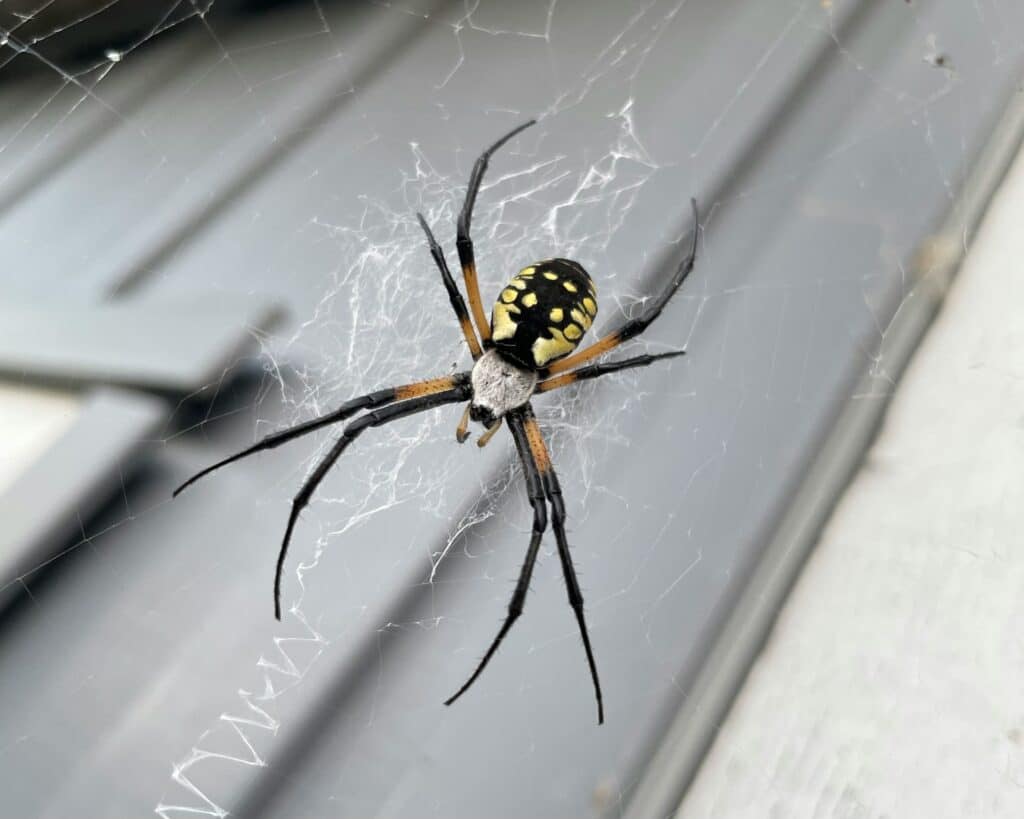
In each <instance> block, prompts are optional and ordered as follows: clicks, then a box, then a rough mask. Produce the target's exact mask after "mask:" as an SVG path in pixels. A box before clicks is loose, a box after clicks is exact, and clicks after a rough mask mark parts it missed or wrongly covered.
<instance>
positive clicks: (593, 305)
mask: <svg viewBox="0 0 1024 819" xmlns="http://www.w3.org/2000/svg"><path fill="white" fill-rule="evenodd" d="M583 309H585V310H586V311H587V312H588V313H590V315H591V317H593V316H596V315H597V302H596V301H594V300H593V299H592V298H589V297H586V298H584V299H583Z"/></svg>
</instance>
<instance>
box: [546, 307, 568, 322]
mask: <svg viewBox="0 0 1024 819" xmlns="http://www.w3.org/2000/svg"><path fill="white" fill-rule="evenodd" d="M548 318H550V319H551V320H552V321H554V322H558V323H559V324H561V323H562V319H563V318H565V313H564V312H563V310H562V308H561V307H556V308H555V309H554V310H552V311H551V312H550V313H548Z"/></svg>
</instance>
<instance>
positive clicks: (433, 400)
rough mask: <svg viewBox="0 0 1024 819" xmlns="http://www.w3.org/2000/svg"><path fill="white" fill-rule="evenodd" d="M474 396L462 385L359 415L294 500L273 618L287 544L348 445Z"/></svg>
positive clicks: (277, 609)
mask: <svg viewBox="0 0 1024 819" xmlns="http://www.w3.org/2000/svg"><path fill="white" fill-rule="evenodd" d="M471 394H472V390H471V388H470V387H469V386H468V385H467V384H463V385H461V386H459V387H456V388H455V389H451V390H445V391H444V392H436V393H433V394H431V395H423V396H420V397H419V398H412V399H410V400H408V401H403V402H402V403H400V404H394V405H392V406H390V407H384V408H383V409H377V410H373V411H371V412H368V413H366V415H362V416H360V417H359V418H357V419H356V420H355V421H352V422H351V423H350V424H349V425H348V426H346V427H345V429H344V431H343V432H342V433H341V437H340V438H339V439H338V440H337V441H336V442H335V444H334V446H332V447H331V449H330V451H329V452H328V453H327V454H326V455H325V456H324V458H323V459H322V460H321V461H320V463H318V464H317V465H316V469H314V470H313V474H311V475H310V476H309V477H308V478H307V479H306V482H305V483H304V484H303V485H302V488H301V489H300V490H299V493H298V494H297V495H296V496H295V498H294V499H293V500H292V511H291V514H289V515H288V526H287V528H286V529H285V532H284V539H283V540H282V541H281V551H280V553H279V554H278V556H277V571H276V572H275V574H274V617H276V618H277V619H278V620H280V619H281V573H282V570H283V569H284V559H285V555H286V554H287V553H288V543H289V542H290V541H291V537H292V530H293V529H294V528H295V523H296V521H298V519H299V513H300V512H302V510H303V509H305V508H306V505H307V504H308V503H309V501H310V498H312V497H313V493H314V492H315V491H316V488H317V487H318V486H319V485H320V483H321V481H323V479H324V476H326V475H327V473H328V472H330V471H331V468H332V467H333V466H334V464H335V463H337V461H338V458H340V457H341V455H342V453H343V452H344V451H345V450H346V449H348V446H349V444H351V443H352V442H353V441H354V440H355V439H356V438H358V437H359V436H360V435H361V434H362V433H363V431H364V430H366V429H368V428H369V427H379V426H382V425H384V424H387V423H389V422H391V421H396V420H398V419H399V418H405V417H406V416H408V415H414V414H416V413H418V412H423V411H424V410H428V409H432V408H433V407H439V406H441V405H442V404H454V403H455V402H457V401H465V400H466V399H468V398H469V397H470V395H471Z"/></svg>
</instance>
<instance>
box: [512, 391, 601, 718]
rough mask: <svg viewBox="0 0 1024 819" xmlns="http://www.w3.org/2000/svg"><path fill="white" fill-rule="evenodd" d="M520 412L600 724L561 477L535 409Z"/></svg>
mask: <svg viewBox="0 0 1024 819" xmlns="http://www.w3.org/2000/svg"><path fill="white" fill-rule="evenodd" d="M519 412H520V413H521V415H520V414H517V416H516V418H515V419H514V420H513V419H512V418H510V419H509V426H513V425H514V424H522V426H523V428H524V430H525V433H526V439H527V441H528V443H529V446H530V452H531V454H532V455H533V459H534V461H535V462H536V463H537V465H538V467H539V469H540V477H541V482H542V485H543V487H544V494H545V495H547V499H548V502H549V503H550V504H551V527H552V528H553V529H554V530H555V540H556V541H557V542H558V557H559V559H560V560H561V562H562V575H563V576H564V578H565V590H566V592H567V593H568V595H569V605H570V606H572V610H573V613H574V614H575V615H576V623H577V624H578V625H579V629H580V636H581V637H582V638H583V649H584V650H585V651H586V653H587V665H588V666H589V667H590V679H591V680H592V681H593V683H594V696H595V697H597V724H598V725H601V724H603V723H604V698H603V697H602V696H601V681H600V679H598V676H597V663H596V662H595V661H594V650H593V648H591V645H590V634H589V633H588V632H587V622H586V620H585V619H584V617H583V592H582V591H581V590H580V583H579V580H578V579H577V577H576V569H575V567H574V566H573V563H572V554H571V553H570V552H569V540H568V538H567V537H566V535H565V503H564V501H563V500H562V489H561V487H560V486H559V485H558V476H557V475H556V474H555V468H554V466H552V464H551V456H550V455H549V454H548V448H547V445H545V443H544V436H543V435H542V433H541V430H540V426H539V425H538V424H537V419H536V418H535V417H534V415H533V408H532V407H531V406H530V405H529V404H527V405H526V406H525V407H524V408H523V409H522V410H520V411H519Z"/></svg>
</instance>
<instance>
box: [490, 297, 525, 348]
mask: <svg viewBox="0 0 1024 819" xmlns="http://www.w3.org/2000/svg"><path fill="white" fill-rule="evenodd" d="M518 312H519V308H518V307H516V306H515V305H514V304H502V303H501V302H500V301H499V302H498V303H497V304H496V305H494V312H493V313H491V338H493V339H494V340H495V341H504V340H505V339H507V338H512V336H514V335H515V334H516V320H515V319H514V318H513V314H515V313H518Z"/></svg>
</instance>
